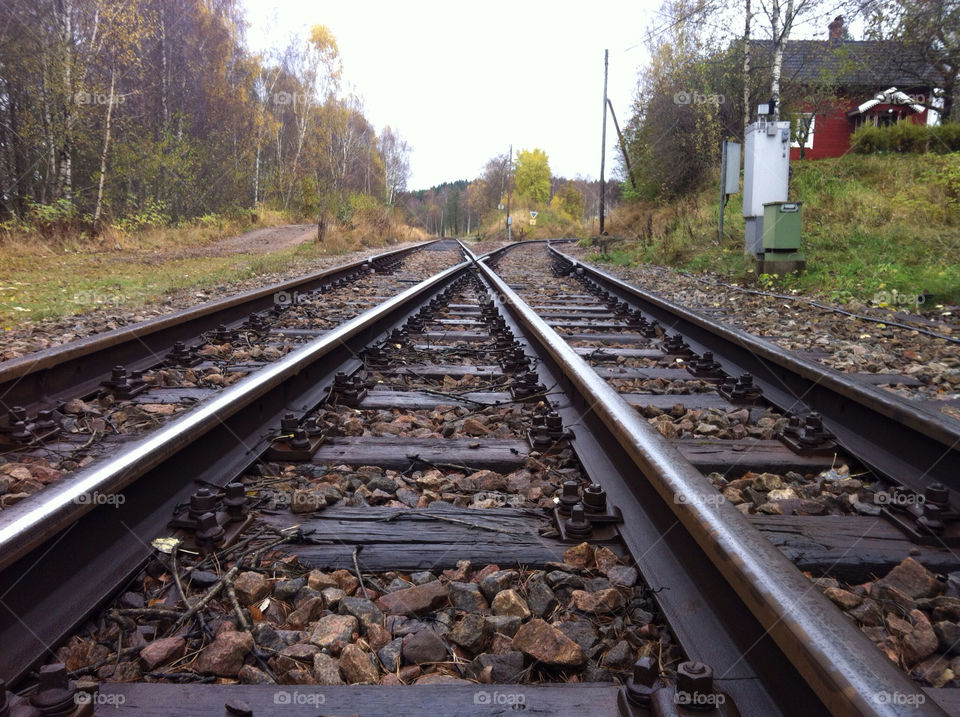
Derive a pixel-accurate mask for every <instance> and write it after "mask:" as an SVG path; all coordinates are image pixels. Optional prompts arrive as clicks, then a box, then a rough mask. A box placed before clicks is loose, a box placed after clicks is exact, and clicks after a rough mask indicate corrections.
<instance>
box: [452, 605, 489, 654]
mask: <svg viewBox="0 0 960 717" xmlns="http://www.w3.org/2000/svg"><path fill="white" fill-rule="evenodd" d="M490 633H491V630H490V627H489V626H488V625H487V622H486V620H484V617H483V615H479V614H477V613H475V612H473V613H469V614H468V615H466V616H465V617H464V618H463V619H462V620H461V621H460V622H458V623H457V625H456V627H454V628H453V630H452V631H451V633H450V639H451V640H453V641H454V642H455V643H457V644H458V645H460V646H461V647H463V648H465V649H467V650H470V652H478V651H479V650H480V648H482V647H483V643H484V642H486V640H487V638H488V637H490Z"/></svg>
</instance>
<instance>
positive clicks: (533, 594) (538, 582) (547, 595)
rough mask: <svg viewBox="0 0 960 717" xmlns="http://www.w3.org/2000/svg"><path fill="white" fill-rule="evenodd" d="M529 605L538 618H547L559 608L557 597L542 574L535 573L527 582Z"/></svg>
mask: <svg viewBox="0 0 960 717" xmlns="http://www.w3.org/2000/svg"><path fill="white" fill-rule="evenodd" d="M527 605H528V606H529V607H530V612H532V613H533V614H534V615H536V616H537V617H547V616H549V615H550V613H552V612H553V610H554V609H555V608H556V607H557V596H556V595H554V594H553V590H551V589H550V586H549V585H547V581H546V576H545V575H544V574H543V573H542V572H540V573H534V574H533V575H532V576H530V580H528V581H527Z"/></svg>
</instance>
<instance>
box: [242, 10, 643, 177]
mask: <svg viewBox="0 0 960 717" xmlns="http://www.w3.org/2000/svg"><path fill="white" fill-rule="evenodd" d="M242 2H243V4H244V5H245V6H246V9H247V20H248V22H249V24H250V26H249V27H248V29H247V42H248V45H249V46H250V47H251V48H252V49H254V50H265V49H268V48H271V47H282V46H283V45H285V44H286V40H287V38H289V36H290V35H291V34H292V33H296V32H300V31H302V30H304V29H305V28H308V27H310V26H312V25H315V24H324V25H327V26H328V27H329V28H330V29H331V30H332V31H333V34H334V35H335V36H336V38H337V44H338V45H339V48H340V54H341V57H342V59H343V68H344V79H345V81H346V83H347V84H348V85H352V86H354V87H355V91H356V93H357V94H358V95H360V96H361V97H362V98H363V100H364V113H365V114H366V116H367V118H368V119H369V120H370V121H371V122H372V123H373V124H374V126H375V127H377V129H378V130H380V129H382V128H383V127H384V126H385V125H387V124H389V125H390V126H391V127H393V128H394V129H395V130H398V131H399V132H400V134H401V135H403V137H404V138H405V139H406V140H407V142H408V143H409V144H410V146H411V147H412V153H411V156H410V168H411V174H412V176H411V178H410V181H409V182H408V188H410V189H423V188H427V187H430V186H432V185H435V184H439V183H440V182H444V181H453V180H457V179H473V178H475V177H477V176H478V175H479V174H480V170H481V169H482V167H483V165H484V164H485V163H486V161H487V160H488V159H489V158H490V157H492V156H494V155H495V154H499V153H503V152H506V151H507V149H508V148H509V145H510V144H511V143H513V148H514V152H516V151H517V150H518V149H533V148H534V147H539V148H541V149H543V150H544V151H545V152H546V153H547V155H548V156H549V158H550V168H551V170H552V172H553V174H554V175H558V176H559V175H563V176H567V177H573V176H574V175H576V174H581V175H584V176H591V177H594V178H596V177H599V175H600V144H601V143H600V130H601V121H602V119H603V115H602V108H603V102H602V100H603V51H604V49H605V48H609V50H610V79H609V89H608V93H609V96H610V99H611V101H612V102H613V106H614V108H615V109H616V112H617V119H618V120H619V121H620V122H621V124H623V123H625V122H626V121H627V118H628V117H629V114H630V113H629V108H630V104H631V101H632V98H633V90H634V87H635V86H636V81H637V72H638V69H639V67H640V66H641V65H642V64H643V63H644V62H645V60H646V57H647V54H646V48H645V47H644V46H643V44H642V41H643V34H644V32H645V28H646V27H647V24H648V22H649V21H650V20H651V18H652V17H653V15H654V12H655V10H656V8H657V6H658V5H659V0H657V1H656V2H638V1H637V0H632V1H623V0H595V1H594V2H587V3H583V2H573V1H572V0H551V1H549V2H543V1H541V0H514V2H503V1H501V0H488V1H487V2H482V3H481V2H477V3H472V2H471V3H466V2H455V1H454V2H451V1H450V0H447V1H446V2H438V1H435V0H399V1H398V0H394V1H393V2H384V1H383V0H365V1H363V2H356V3H354V2H350V0H338V1H337V2H330V1H329V0H320V1H318V2H303V3H301V2H297V1H295V0H294V1H289V0H288V1H287V2H283V1H282V0H242ZM628 48H632V49H628ZM607 139H608V150H607V170H606V174H607V177H608V178H609V177H610V175H611V172H612V169H613V165H614V160H615V156H614V154H613V152H614V151H616V149H615V148H616V144H615V141H616V133H615V132H614V129H613V125H612V123H610V122H609V121H608V124H607Z"/></svg>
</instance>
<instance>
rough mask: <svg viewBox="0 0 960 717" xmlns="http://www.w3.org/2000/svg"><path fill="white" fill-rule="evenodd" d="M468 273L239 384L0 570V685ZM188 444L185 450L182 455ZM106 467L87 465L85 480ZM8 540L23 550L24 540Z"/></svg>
mask: <svg viewBox="0 0 960 717" xmlns="http://www.w3.org/2000/svg"><path fill="white" fill-rule="evenodd" d="M468 266H469V264H468V263H466V262H464V263H461V264H459V265H458V266H456V267H452V268H450V269H447V270H445V271H443V272H440V273H439V274H436V275H434V276H432V277H430V278H429V279H426V280H424V281H422V282H420V283H419V284H417V285H415V286H413V287H411V288H410V289H408V290H406V291H404V292H403V293H402V294H399V295H397V296H396V297H393V298H392V299H390V300H388V301H387V302H385V303H384V304H381V305H379V306H377V307H374V308H372V309H370V310H368V311H367V312H365V313H364V314H361V315H360V316H358V317H356V318H355V319H353V320H351V321H350V322H348V324H349V326H348V325H346V324H345V325H343V326H341V327H339V328H338V329H337V330H335V333H332V334H329V335H326V336H323V337H320V338H317V339H315V340H314V342H312V343H311V345H309V346H306V347H304V348H303V349H301V353H299V354H298V355H297V357H293V355H292V354H291V355H288V356H287V357H285V359H284V364H283V366H284V369H283V375H284V376H283V377H282V378H281V374H280V373H278V372H277V369H276V368H274V366H273V365H271V369H272V371H271V375H272V376H273V379H271V380H270V384H272V385H270V386H267V385H266V384H263V383H258V386H259V388H258V389H257V390H256V391H253V390H252V387H253V381H252V380H253V379H254V378H255V377H256V376H259V375H260V374H256V375H255V376H251V377H248V378H247V379H244V380H243V381H245V382H248V383H247V386H248V387H249V388H248V390H250V392H249V393H248V394H247V395H246V396H245V397H244V399H243V401H242V403H243V405H242V407H241V406H240V402H239V401H238V402H237V403H235V404H231V406H230V407H227V410H226V411H225V412H224V411H221V412H220V413H219V414H218V413H216V412H213V411H211V412H209V413H208V414H207V420H206V421H205V425H204V426H194V429H195V430H193V432H190V431H186V432H184V429H185V428H187V425H186V424H185V423H184V424H181V425H179V426H178V428H177V436H176V440H177V444H176V445H170V446H169V447H168V449H156V448H155V450H154V451H153V453H154V455H153V456H152V457H151V456H146V455H141V456H140V457H139V460H140V461H142V463H141V464H140V466H139V468H140V470H143V469H147V468H148V466H150V465H152V466H153V467H152V468H149V469H147V470H146V472H143V474H142V475H141V476H140V477H139V478H138V479H136V480H133V481H132V482H131V483H130V484H129V485H128V486H127V487H126V488H124V489H123V492H122V493H121V494H120V495H122V496H123V497H124V501H123V502H122V503H120V502H118V503H114V504H108V503H99V502H95V503H94V504H93V505H92V507H91V509H90V510H89V512H86V513H85V514H83V515H78V516H77V517H76V520H75V522H72V523H70V524H69V525H66V527H64V529H63V530H61V531H60V532H59V533H54V531H53V529H52V528H51V529H49V530H48V531H47V532H48V533H50V534H51V535H50V537H49V539H47V540H45V541H44V542H42V543H41V544H39V545H37V547H35V548H33V549H32V550H31V551H29V552H27V553H26V554H24V555H23V556H22V557H20V558H19V559H18V560H17V561H16V562H14V563H12V564H10V565H9V566H7V567H5V568H4V569H3V570H0V644H4V645H8V646H11V647H9V648H8V649H5V650H0V677H3V678H5V679H6V680H7V683H8V684H12V683H14V682H15V681H17V680H19V679H21V678H22V677H23V676H25V675H26V673H27V672H28V671H29V670H30V669H32V668H33V667H34V666H35V665H37V664H38V663H39V662H41V661H42V660H44V659H45V658H47V657H49V655H50V654H51V653H52V652H53V650H54V647H53V646H55V645H57V644H59V643H60V641H62V640H63V639H64V637H65V636H67V635H69V634H70V633H71V632H72V631H73V630H75V629H76V628H77V627H78V626H79V625H80V624H82V622H83V620H85V619H86V618H87V617H88V616H90V615H91V614H93V612H94V611H95V610H96V609H97V607H98V606H99V605H101V604H102V603H103V602H104V601H105V600H107V599H109V598H110V597H111V596H112V595H114V594H115V591H116V590H117V587H118V586H122V585H124V584H125V583H126V582H127V581H129V580H130V579H131V577H132V576H133V575H134V574H135V573H136V571H137V570H139V569H140V568H141V567H142V566H143V565H144V563H145V561H146V560H148V559H149V558H150V556H151V555H152V554H153V552H154V551H153V549H152V548H151V541H152V540H154V539H155V538H156V537H157V536H162V535H165V534H166V532H165V531H167V530H168V528H167V523H168V521H169V518H170V516H171V515H172V514H173V513H174V512H175V511H176V510H177V509H178V507H179V506H182V505H183V504H184V503H186V502H187V501H188V500H189V498H190V496H191V495H192V494H193V493H194V492H195V491H196V488H197V485H198V484H199V485H218V486H223V485H225V484H226V483H227V482H229V481H230V480H231V479H232V478H233V477H234V476H236V475H238V474H239V473H240V472H242V471H244V470H246V469H247V468H248V467H249V466H250V465H252V464H253V463H255V462H256V461H257V460H258V457H259V456H260V455H261V454H262V452H263V451H264V450H265V449H266V448H267V447H268V446H269V444H270V442H271V438H272V436H273V435H274V432H273V429H274V427H275V426H277V425H278V424H279V421H280V419H281V417H282V416H283V415H284V414H285V413H287V412H289V411H293V412H295V413H297V414H298V415H302V414H305V413H306V412H307V411H310V410H312V409H313V408H315V407H316V406H317V405H319V404H320V403H322V402H323V401H324V399H325V398H326V396H327V389H328V387H329V386H330V384H331V383H332V382H333V380H334V377H335V374H336V372H338V371H352V370H354V369H355V368H357V367H359V366H361V365H362V362H361V361H360V360H359V359H358V358H357V356H358V353H359V352H360V351H362V350H363V348H364V347H366V346H369V345H371V344H372V343H375V342H377V341H379V340H381V339H382V338H383V337H384V336H386V335H387V333H388V332H389V331H390V330H391V329H392V328H394V327H396V326H399V325H400V324H402V323H403V322H404V321H406V320H407V319H408V318H409V317H410V316H412V315H414V314H415V313H416V312H417V311H418V310H419V309H420V307H421V305H422V304H423V302H424V301H425V300H426V299H428V298H429V297H430V296H432V295H434V294H435V293H436V292H439V291H441V290H442V289H443V287H444V286H446V285H448V284H449V283H451V282H453V281H455V280H456V278H457V277H458V276H459V275H460V274H461V273H462V272H464V271H467V270H468ZM338 339H339V340H338ZM321 346H322V347H325V348H324V349H321V348H320V347H321ZM311 349H312V350H311ZM308 351H309V352H310V353H309V354H308V353H307V352H308ZM308 356H309V357H311V358H312V359H313V360H312V361H311V360H308ZM260 380H261V381H263V380H264V379H260ZM241 383H242V382H241ZM240 388H241V386H240V384H238V385H237V386H236V387H235V392H234V394H233V395H234V396H239V394H238V393H237V392H236V389H240ZM228 414H229V415H228ZM173 425H174V424H171V425H170V426H169V427H168V428H171V429H172V428H173ZM203 431H205V432H203ZM144 443H146V442H144ZM187 444H190V446H189V450H182V449H183V447H184V446H186V445H187ZM141 447H143V446H141ZM105 465H106V464H101V465H95V466H90V467H89V469H88V470H87V471H86V472H85V473H84V475H89V473H90V472H92V471H94V470H100V469H102V468H104V467H105ZM118 468H119V466H118ZM61 502H62V501H61ZM37 506H39V503H34V504H33V507H37ZM63 507H64V508H65V509H66V510H68V511H69V510H70V509H71V507H72V506H71V504H69V503H67V504H66V505H65V506H63ZM3 512H4V513H6V511H3ZM11 515H13V514H11ZM3 517H4V516H3V515H2V514H0V519H2V518H3ZM20 517H21V518H22V517H23V516H22V515H21V516H20ZM61 517H62V516H61ZM37 527H41V529H42V526H37ZM11 537H12V538H13V539H14V540H15V541H18V542H19V544H21V545H22V544H23V542H22V541H25V540H26V539H27V538H29V537H31V536H29V535H27V534H22V533H21V534H19V536H17V535H13V536H11ZM32 537H36V535H34V536H32ZM4 557H5V556H4ZM13 646H15V647H13Z"/></svg>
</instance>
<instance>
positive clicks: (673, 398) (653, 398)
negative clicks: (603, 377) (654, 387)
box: [620, 393, 766, 420]
mask: <svg viewBox="0 0 960 717" xmlns="http://www.w3.org/2000/svg"><path fill="white" fill-rule="evenodd" d="M620 397H621V398H622V399H624V400H625V401H626V402H627V403H629V404H630V405H631V406H656V407H657V408H659V409H662V410H664V411H669V410H670V409H671V408H673V407H674V406H676V405H677V404H678V403H679V404H680V405H682V406H683V407H684V408H685V409H686V410H688V411H690V410H693V409H698V408H715V409H718V410H721V411H735V410H738V409H740V408H749V409H750V420H756V419H758V418H760V416H762V415H763V414H764V413H765V412H766V409H764V408H763V407H757V406H737V405H734V404H732V403H730V402H729V401H728V400H727V399H725V398H724V397H723V396H721V395H720V394H719V393H685V394H652V393H621V394H620Z"/></svg>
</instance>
